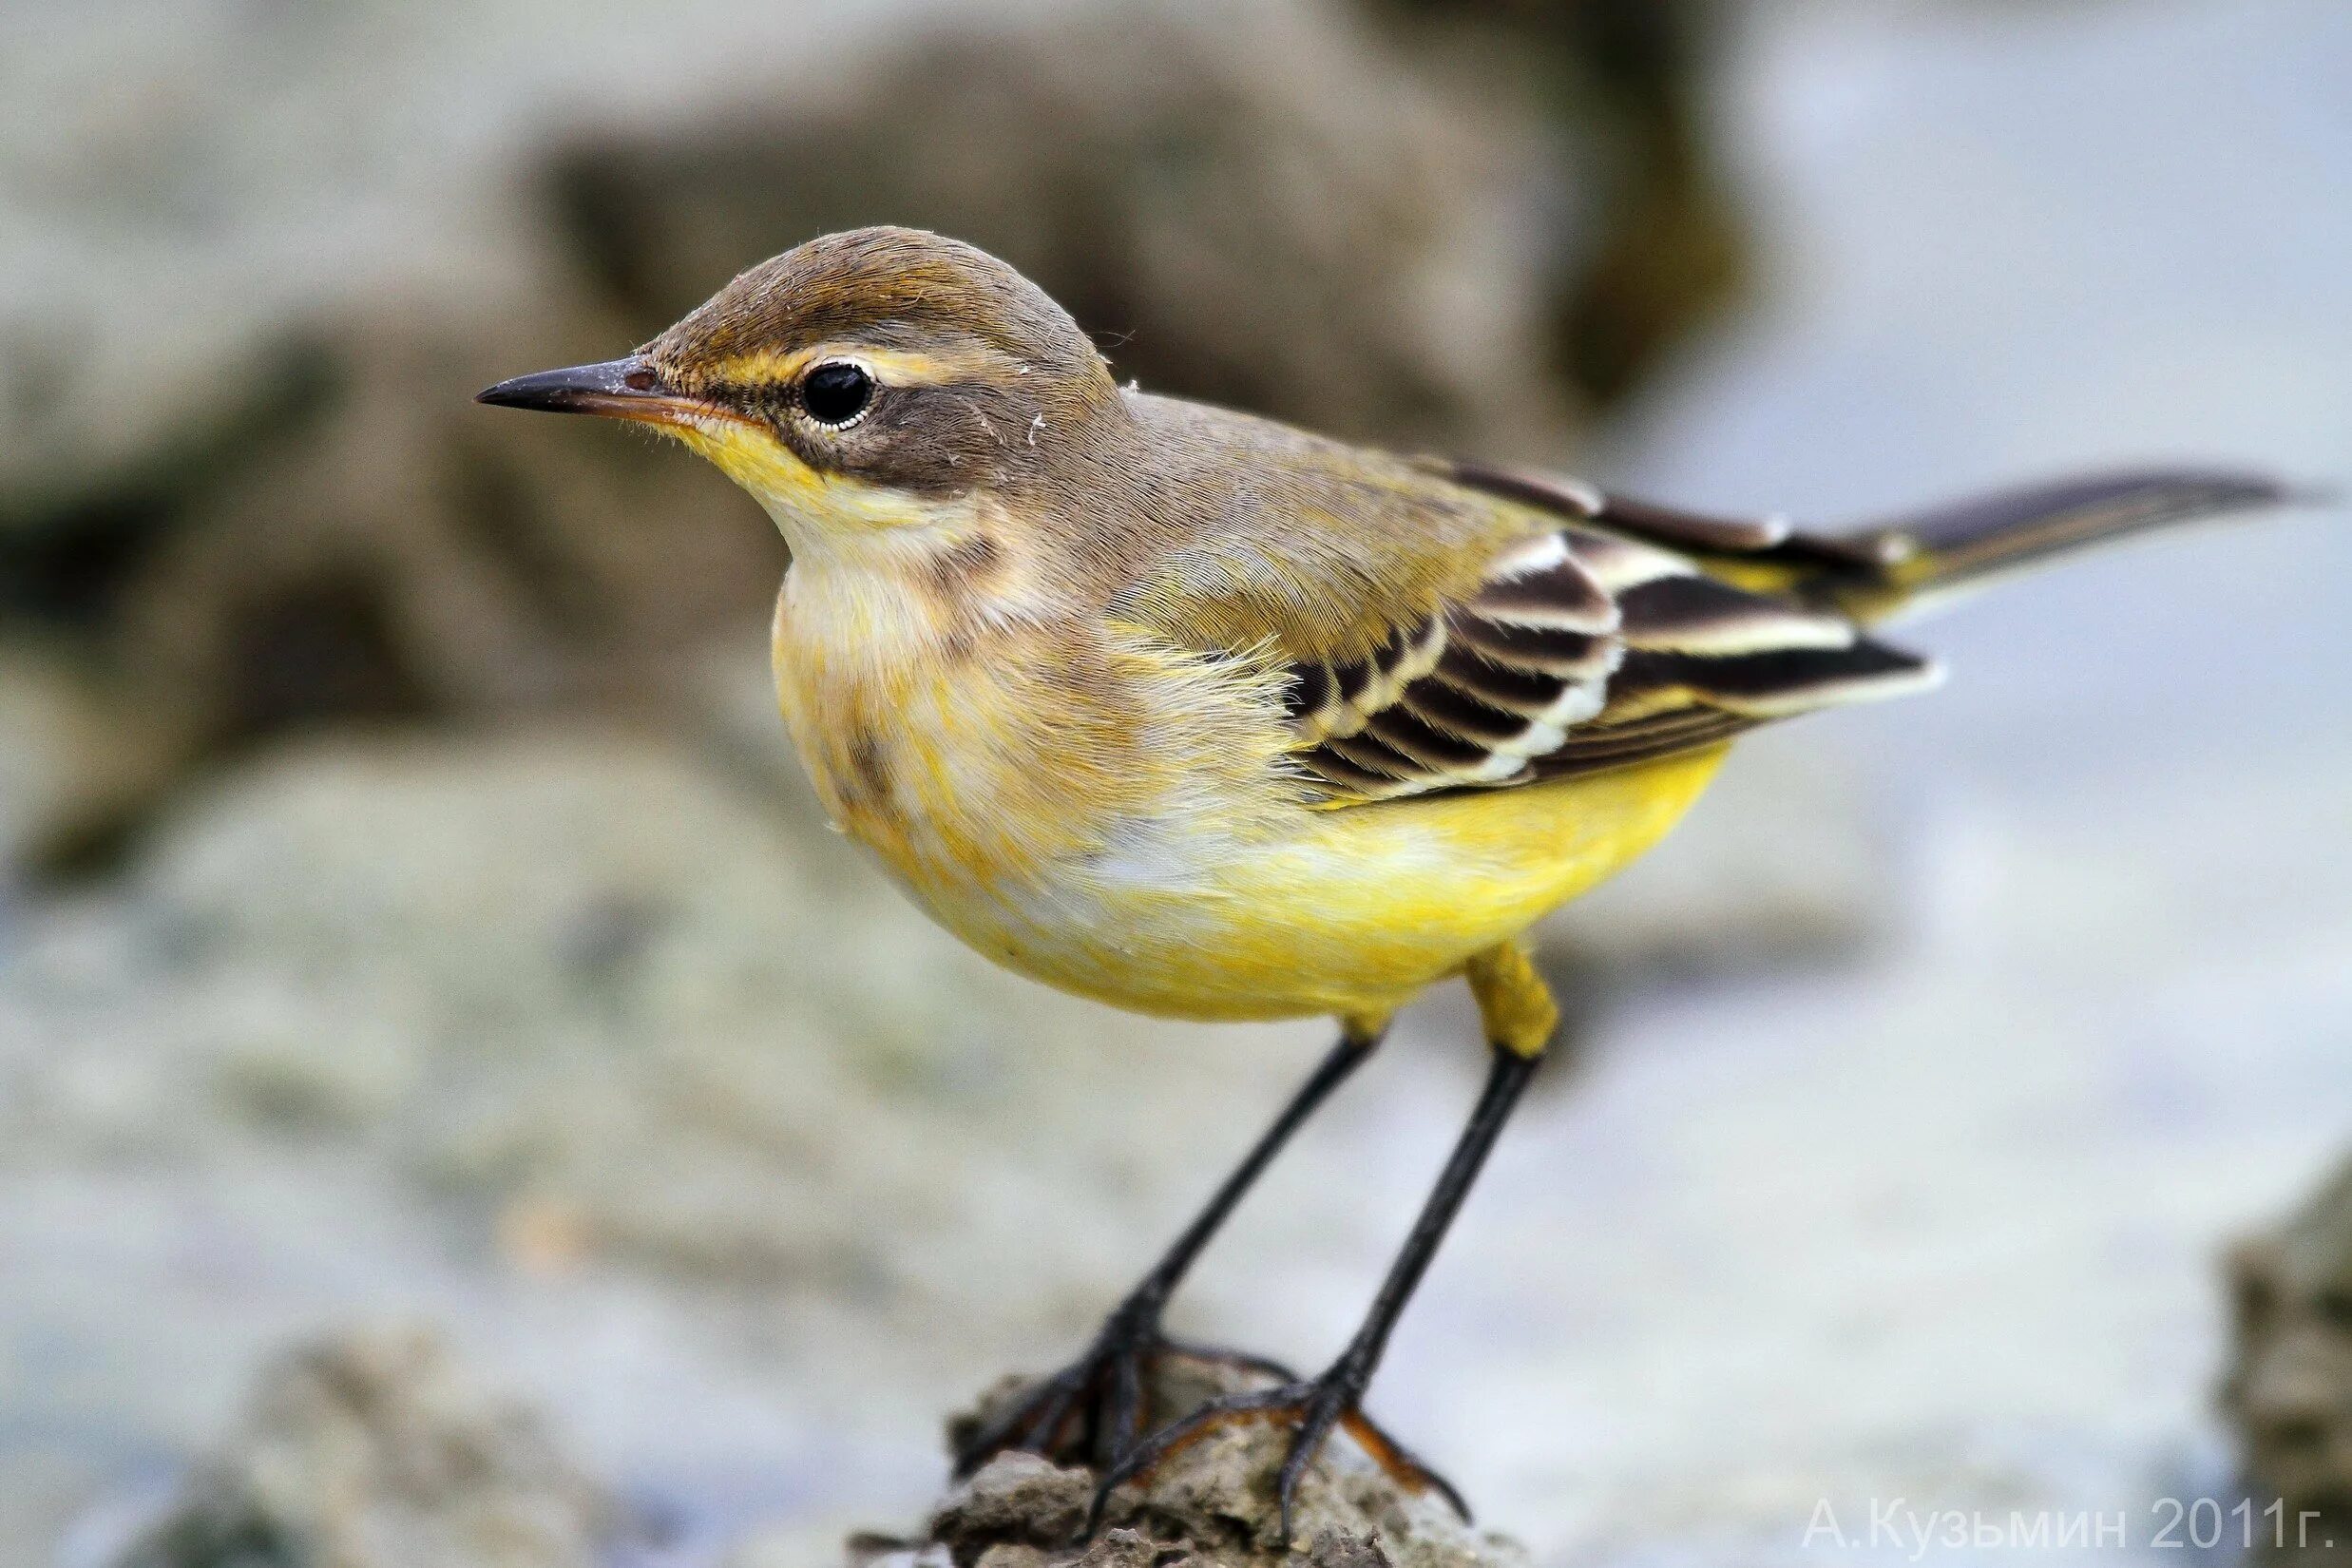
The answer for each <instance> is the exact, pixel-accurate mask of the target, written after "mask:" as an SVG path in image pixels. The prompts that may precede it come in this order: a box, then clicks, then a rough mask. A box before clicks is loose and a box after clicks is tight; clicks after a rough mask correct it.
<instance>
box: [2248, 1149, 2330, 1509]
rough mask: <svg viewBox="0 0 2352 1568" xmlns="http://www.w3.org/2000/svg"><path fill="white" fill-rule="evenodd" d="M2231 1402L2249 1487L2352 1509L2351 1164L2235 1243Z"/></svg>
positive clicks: (2299, 1502) (2306, 1503)
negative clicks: (2290, 1211) (2271, 1224)
mask: <svg viewBox="0 0 2352 1568" xmlns="http://www.w3.org/2000/svg"><path fill="white" fill-rule="evenodd" d="M2227 1273H2228V1287H2229V1300H2230V1308H2231V1312H2230V1364H2229V1369H2228V1374H2227V1375H2226V1376H2225V1378H2224V1380H2223V1383H2222V1389H2221V1405H2222V1410H2223V1413H2224V1414H2225V1415H2226V1416H2227V1417H2228V1420H2229V1423H2230V1425H2231V1426H2232V1427H2234V1428H2235V1430H2236V1435H2237V1441H2238V1453H2239V1456H2240V1460H2241V1463H2242V1464H2243V1466H2244V1471H2245V1479H2246V1481H2247V1486H2248V1490H2249V1491H2251V1492H2253V1493H2254V1494H2256V1495H2257V1496H2258V1497H2260V1498H2263V1499H2266V1500H2267V1499H2271V1498H2279V1499H2283V1500H2285V1503H2286V1506H2287V1507H2288V1508H2289V1509H2292V1510H2301V1509H2304V1508H2310V1509H2315V1510H2322V1511H2329V1510H2332V1511H2334V1512H2333V1513H2332V1514H2331V1517H2338V1516H2341V1515H2342V1514H2343V1513H2344V1512H2345V1511H2346V1510H2352V1164H2347V1165H2344V1166H2342V1167H2341V1168H2339V1169H2338V1170H2337V1171H2336V1173H2335V1174H2334V1175H2333V1176H2330V1177H2329V1178H2328V1179H2327V1181H2326V1182H2325V1183H2324V1184H2323V1185H2322V1186H2321V1187H2320V1189H2319V1190H2318V1191H2317V1192H2315V1193H2313V1194H2312V1195H2311V1196H2310V1197H2309V1198H2308V1199H2307V1200H2305V1202H2304V1205H2303V1207H2302V1208H2300V1209H2298V1210H2297V1211H2296V1212H2295V1213H2294V1214H2291V1215H2289V1216H2288V1217H2287V1218H2286V1219H2285V1220H2284V1221H2283V1222H2281V1223H2280V1224H2278V1225H2276V1226H2274V1227H2272V1228H2271V1229H2269V1230H2267V1231H2265V1232H2263V1233H2259V1234H2256V1235H2251V1236H2247V1237H2246V1238H2245V1239H2243V1240H2241V1241H2239V1242H2238V1243H2237V1244H2236V1245H2235V1246H2233V1247H2232V1248H2231V1249H2230V1251H2229V1253H2228V1265H2227Z"/></svg>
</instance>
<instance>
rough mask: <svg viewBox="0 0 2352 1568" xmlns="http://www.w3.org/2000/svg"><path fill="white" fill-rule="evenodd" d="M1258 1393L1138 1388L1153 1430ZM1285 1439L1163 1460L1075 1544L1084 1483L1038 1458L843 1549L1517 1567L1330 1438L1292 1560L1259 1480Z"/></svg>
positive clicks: (862, 1553) (1365, 1567) (1011, 1461)
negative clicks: (918, 1520)
mask: <svg viewBox="0 0 2352 1568" xmlns="http://www.w3.org/2000/svg"><path fill="white" fill-rule="evenodd" d="M1263 1386H1267V1379H1266V1378H1265V1377H1264V1376H1263V1375H1262V1374H1259V1373H1255V1372H1246V1371H1242V1370H1239V1369H1237V1368H1233V1367H1225V1366H1222V1365H1219V1364H1214V1363H1210V1362H1206V1361H1200V1360H1194V1359H1191V1358H1185V1357H1168V1358H1165V1359H1164V1360H1163V1362H1162V1363H1161V1364H1160V1365H1159V1366H1158V1367H1156V1368H1155V1369H1154V1370H1153V1372H1152V1373H1151V1377H1150V1383H1149V1386H1148V1387H1147V1390H1146V1393H1147V1406H1148V1413H1149V1418H1150V1420H1151V1421H1152V1422H1153V1423H1154V1424H1157V1423H1159V1422H1164V1421H1171V1420H1176V1419H1179V1418H1181V1417H1182V1416H1184V1415H1185V1414H1187V1413H1189V1412H1190V1411H1191V1410H1193V1409H1194V1408H1195V1407H1196V1406H1197V1405H1199V1404H1200V1403H1201V1402H1202V1401H1204V1400H1206V1399H1209V1398H1211V1397H1214V1396H1215V1395H1218V1394H1225V1393H1235V1392H1242V1391H1246V1390H1248V1389H1252V1388H1258V1387H1263ZM1019 1389H1020V1385H1019V1384H1018V1383H1014V1384H1009V1385H1004V1386H999V1387H998V1388H997V1389H996V1390H994V1391H993V1392H992V1393H991V1395H989V1396H988V1398H986V1399H984V1401H983V1402H982V1405H981V1407H980V1408H979V1409H978V1410H976V1411H974V1412H973V1413H972V1414H970V1415H968V1416H965V1417H961V1418H959V1420H958V1421H957V1422H956V1423H954V1424H951V1426H950V1433H951V1436H952V1435H953V1434H954V1433H955V1432H958V1431H967V1430H969V1429H970V1427H971V1425H974V1424H976V1423H978V1422H981V1421H985V1419H986V1418H987V1416H988V1414H989V1413H990V1411H991V1409H992V1408H993V1407H994V1405H995V1403H996V1402H998V1401H1002V1400H1004V1399H1009V1398H1010V1397H1012V1396H1013V1395H1014V1394H1016V1393H1018V1392H1019ZM1289 1440H1290V1434H1289V1431H1288V1429H1287V1428H1285V1427H1283V1426H1280V1425H1274V1424H1272V1423H1263V1422H1253V1423H1246V1424H1236V1425H1228V1426H1222V1427H1218V1428H1216V1429H1214V1430H1213V1431H1212V1432H1211V1433H1210V1434H1209V1435H1208V1436H1206V1437H1204V1438H1203V1439H1201V1440H1200V1441H1199V1442H1196V1443H1193V1444H1188V1445H1186V1446H1185V1447H1183V1448H1181V1449H1179V1450H1177V1451H1176V1453H1175V1454H1172V1455H1170V1456H1169V1458H1168V1459H1167V1460H1166V1462H1165V1463H1162V1464H1161V1465H1160V1466H1159V1467H1158V1469H1157V1471H1155V1472H1154V1473H1153V1474H1152V1475H1150V1476H1149V1477H1147V1478H1145V1480H1144V1481H1143V1482H1139V1483H1136V1484H1131V1485H1128V1486H1123V1487H1121V1488H1119V1491H1118V1492H1116V1493H1114V1494H1113V1496H1112V1498H1111V1501H1110V1505H1109V1507H1108V1508H1107V1509H1106V1511H1105V1513H1104V1516H1103V1521H1102V1522H1103V1527H1102V1530H1101V1532H1100V1534H1099V1535H1098V1536H1097V1537H1096V1538H1095V1539H1093V1540H1092V1541H1091V1542H1089V1543H1087V1544H1085V1545H1083V1546H1080V1545H1077V1544H1074V1541H1073V1538H1074V1537H1075V1536H1076V1534H1077V1533H1078V1531H1079V1529H1080V1526H1081V1525H1082V1524H1083V1523H1084V1521H1085V1519H1086V1513H1087V1509H1088V1507H1089V1505H1090V1503H1091V1502H1092V1501H1093V1497H1094V1492H1095V1485H1096V1480H1097V1473H1096V1472H1095V1471H1094V1470H1092V1469H1090V1468H1088V1467H1086V1466H1085V1465H1083V1464H1079V1463H1057V1462H1056V1461H1055V1460H1052V1459H1047V1458H1044V1457H1042V1456H1040V1455H1037V1454H1025V1453H1013V1454H1004V1455H1000V1456H998V1457H997V1458H996V1459H995V1460H993V1461H991V1462H990V1463H987V1464H986V1465H984V1466H983V1467H982V1468H981V1469H980V1470H979V1471H978V1472H977V1473H976V1474H974V1475H973V1476H972V1478H971V1479H970V1480H969V1481H967V1482H965V1483H964V1484H963V1485H961V1486H959V1487H957V1488H956V1489H955V1490H954V1491H952V1492H950V1493H949V1494H948V1496H947V1498H946V1499H945V1500H944V1501H942V1502H941V1503H940V1505H939V1507H938V1508H937V1509H936V1510H935V1511H934V1512H933V1513H932V1515H931V1518H930V1520H929V1522H928V1523H927V1525H926V1526H925V1527H924V1531H923V1534H922V1537H921V1538H920V1539H913V1540H899V1541H889V1542H887V1543H886V1542H885V1541H883V1540H882V1539H879V1538H868V1539H864V1540H862V1541H858V1540H853V1541H852V1544H851V1554H850V1560H851V1564H852V1565H853V1568H885V1565H888V1568H927V1565H929V1564H931V1563H934V1562H941V1561H947V1562H954V1563H980V1564H988V1565H991V1568H1066V1565H1072V1564H1082V1565H1083V1568H1147V1565H1158V1568H1176V1565H1178V1564H1201V1565H1204V1568H1205V1565H1207V1564H1218V1565H1238V1564H1260V1563H1263V1564H1272V1563H1278V1562H1285V1561H1291V1560H1296V1559H1297V1558H1300V1557H1303V1558H1304V1559H1305V1560H1306V1561H1308V1562H1310V1563H1311V1564H1314V1565H1316V1568H1391V1565H1393V1568H1502V1565H1510V1568H1518V1565H1520V1563H1522V1562H1523V1560H1524V1554H1523V1552H1522V1551H1521V1550H1520V1547H1519V1546H1518V1545H1517V1543H1515V1542H1513V1541H1510V1540H1508V1539H1505V1538H1503V1537H1501V1536H1497V1535H1493V1534H1486V1533H1481V1532H1478V1531H1475V1530H1473V1529H1472V1528H1471V1527H1470V1526H1469V1525H1467V1524H1465V1523H1463V1521H1462V1520H1460V1519H1458V1518H1456V1517H1455V1515H1454V1514H1453V1512H1452V1510H1451V1509H1449V1508H1448V1507H1447V1506H1446V1504H1445V1503H1444V1501H1443V1500H1442V1499H1441V1498H1439V1497H1437V1496H1435V1495H1434V1494H1430V1493H1424V1492H1418V1491H1413V1490H1410V1489H1407V1488H1406V1487H1405V1486H1402V1485H1400V1484H1399V1483H1398V1482H1396V1481H1394V1480H1392V1479H1391V1478H1390V1477H1389V1476H1388V1475H1387V1474H1386V1472H1385V1471H1383V1470H1382V1469H1381V1468H1380V1466H1379V1465H1377V1464H1376V1463H1373V1462H1372V1460H1371V1459H1370V1457H1369V1456H1367V1454H1366V1453H1365V1452H1364V1451H1363V1450H1362V1449H1361V1448H1359V1447H1357V1445H1356V1444H1355V1443H1354V1441H1353V1440H1352V1439H1350V1438H1348V1436H1347V1435H1346V1434H1344V1433H1341V1434H1337V1435H1334V1436H1333V1438H1332V1439H1331V1441H1330V1443H1329V1444H1328V1445H1327V1447H1326V1448H1325V1450H1324V1453H1323V1455H1322V1457H1320V1458H1319V1459H1318V1460H1317V1461H1316V1463H1314V1464H1313V1465H1312V1466H1311V1467H1310V1469H1309V1471H1308V1473H1307V1475H1306V1477H1305V1479H1304V1480H1303V1481H1302V1482H1301V1484H1300V1487H1299V1491H1298V1495H1297V1498H1296V1500H1295V1502H1294V1514H1293V1520H1292V1532H1293V1537H1294V1541H1295V1544H1296V1547H1297V1551H1296V1552H1295V1553H1286V1552H1284V1550H1283V1549H1282V1548H1281V1546H1280V1544H1279V1539H1278V1538H1279V1535H1280V1520H1279V1517H1278V1510H1277V1507H1276V1504H1275V1501H1274V1496H1273V1485H1272V1478H1273V1476H1274V1473H1275V1472H1276V1470H1278V1469H1279V1468H1280V1466H1281V1464H1282V1461H1283V1458H1284V1456H1285V1455H1286V1454H1287V1452H1288V1451H1289Z"/></svg>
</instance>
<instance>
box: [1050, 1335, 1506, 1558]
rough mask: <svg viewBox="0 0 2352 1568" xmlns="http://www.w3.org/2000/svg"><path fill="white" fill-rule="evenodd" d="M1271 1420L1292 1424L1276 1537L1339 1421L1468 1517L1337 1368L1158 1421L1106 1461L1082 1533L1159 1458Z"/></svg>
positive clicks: (1451, 1491) (1090, 1532) (1373, 1452)
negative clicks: (1227, 1430)
mask: <svg viewBox="0 0 2352 1568" xmlns="http://www.w3.org/2000/svg"><path fill="white" fill-rule="evenodd" d="M1259 1421H1263V1422H1271V1423H1274V1424H1277V1425H1284V1426H1288V1427H1290V1428H1291V1441H1290V1444H1289V1445H1288V1446H1287V1447H1286V1448H1285V1449H1284V1450H1283V1457H1282V1465H1281V1468H1280V1470H1279V1471H1278V1472H1277V1473H1276V1476H1275V1482H1274V1487H1275V1499H1276V1501H1277V1504H1278V1505H1279V1510H1280V1519H1281V1540H1282V1543H1283V1544H1284V1545H1286V1546H1287V1545H1288V1544H1289V1543H1290V1541H1291V1523H1292V1516H1293V1505H1294V1503H1295V1501H1296V1498H1297V1494H1298V1489H1299V1485H1300V1483H1301V1482H1303V1481H1304V1480H1305V1479H1306V1476H1307V1472H1308V1471H1309V1470H1310V1468H1311V1467H1312V1466H1313V1464H1314V1462H1315V1460H1316V1458H1317V1457H1318V1456H1319V1455H1321V1453H1322V1452H1323V1449H1324V1447H1325V1445H1326V1444H1328V1443H1329V1439H1330V1435H1331V1431H1332V1429H1333V1428H1334V1427H1344V1428H1345V1429H1346V1430H1347V1432H1348V1435H1349V1436H1350V1437H1351V1438H1353V1439H1354V1440H1355V1442H1356V1444H1357V1446H1359V1447H1360V1448H1362V1449H1363V1450H1364V1452H1365V1454H1366V1455H1367V1457H1369V1458H1370V1459H1371V1461H1372V1462H1373V1463H1375V1464H1378V1465H1379V1466H1380V1467H1381V1469H1382V1470H1383V1471H1385V1472H1386V1474H1387V1475H1388V1477H1389V1478H1390V1479H1391V1480H1393V1481H1394V1482H1396V1483H1397V1484H1398V1485H1399V1486H1402V1487H1404V1488H1405V1490H1407V1491H1410V1492H1416V1493H1418V1492H1424V1491H1434V1492H1436V1493H1438V1494H1439V1495H1440V1496H1441V1497H1443V1498H1444V1500H1445V1501H1446V1502H1447V1503H1448V1504H1449V1505H1450V1506H1451V1507H1452V1508H1453V1510H1454V1511H1455V1512H1456V1513H1457V1514H1459V1515H1461V1517H1462V1519H1463V1521H1464V1522H1465V1523H1466V1522H1468V1520H1469V1518H1470V1510H1469V1508H1468V1507H1467V1505H1465V1504H1464V1503H1463V1500H1462V1494H1461V1493H1460V1492H1459V1491H1457V1490H1456V1489H1455V1488H1454V1485H1453V1483H1452V1482H1448V1481H1447V1480H1446V1479H1445V1478H1444V1476H1442V1475H1440V1474H1438V1473H1437V1472H1436V1471H1435V1470H1433V1469H1431V1468H1429V1466H1428V1465H1426V1464H1425V1463H1422V1461H1421V1460H1420V1459H1419V1458H1418V1457H1417V1456H1416V1455H1414V1453H1413V1452H1412V1450H1410V1449H1408V1448H1406V1447H1405V1445H1404V1444H1401V1443H1399V1442H1397V1441H1396V1440H1395V1439H1394V1438H1392V1437H1390V1436H1389V1435H1388V1434H1387V1433H1386V1431H1384V1430H1382V1429H1381V1427H1380V1425H1378V1424H1377V1423H1375V1422H1374V1421H1373V1420H1372V1418H1371V1417H1369V1416H1367V1415H1366V1414H1365V1413H1364V1411H1363V1410H1362V1409H1361V1408H1360V1407H1359V1406H1358V1405H1357V1404H1356V1392H1355V1389H1354V1387H1353V1380H1352V1379H1350V1378H1348V1377H1347V1376H1345V1375H1344V1374H1341V1373H1338V1372H1330V1373H1326V1374H1325V1375H1324V1376H1322V1377H1319V1378H1316V1379H1313V1380H1311V1381H1309V1382H1299V1381H1295V1380H1293V1381H1291V1382H1287V1383H1283V1384H1280V1385H1278V1386H1274V1387H1272V1388H1259V1389H1252V1390H1251V1391H1249V1392H1246V1393H1236V1394H1226V1395H1223V1396H1221V1397H1219V1398H1216V1399H1213V1400H1210V1401H1209V1402H1207V1403H1206V1404H1204V1405H1200V1406H1199V1407H1198V1408H1196V1409H1195V1410H1194V1411H1193V1412H1192V1413H1191V1414H1190V1415H1187V1416H1185V1417H1183V1418H1182V1419H1181V1420H1178V1421H1174V1422H1171V1423H1169V1424H1168V1425H1165V1426H1162V1427H1159V1428H1158V1429H1157V1430H1156V1431H1154V1432H1152V1433H1151V1434H1150V1435H1149V1436H1147V1437H1145V1438H1144V1439H1143V1440H1142V1441H1141V1442H1140V1443H1138V1444H1136V1446H1135V1447H1134V1449H1133V1450H1132V1451H1130V1452H1129V1453H1128V1454H1127V1455H1126V1456H1125V1457H1124V1458H1123V1459H1121V1460H1119V1462H1118V1463H1114V1464H1112V1465H1110V1466H1109V1467H1107V1468H1106V1469H1105V1470H1104V1471H1103V1473H1102V1478H1101V1481H1100V1483H1099V1484H1098V1485H1097V1486H1096V1488H1095V1496H1094V1503H1093V1506H1092V1507H1091V1508H1090V1509H1089V1510H1088V1513H1087V1518H1086V1524H1085V1527H1084V1529H1083V1531H1082V1532H1081V1534H1080V1539H1081V1540H1087V1539H1093V1537H1094V1535H1095V1533H1096V1531H1098V1530H1099V1529H1100V1528H1101V1524H1102V1520H1103V1518H1104V1516H1105V1513H1106V1511H1107V1509H1108V1508H1109V1506H1110V1501H1111V1495H1112V1493H1114V1492H1115V1491H1117V1490H1118V1489H1119V1487H1121V1486H1124V1485H1127V1484H1129V1483H1130V1482H1138V1481H1142V1480H1145V1479H1147V1478H1148V1477H1149V1476H1150V1475H1151V1474H1152V1473H1153V1472H1154V1471H1155V1470H1157V1468H1158V1467H1159V1466H1160V1465H1161V1464H1162V1463H1165V1462H1166V1461H1168V1460H1169V1459H1171V1458H1172V1457H1174V1456H1175V1455H1176V1454H1177V1453H1179V1452H1181V1451H1182V1450H1183V1449H1185V1448H1187V1447H1189V1446H1191V1445H1192V1444H1195V1443H1197V1442H1199V1441H1200V1440H1201V1439H1203V1438H1205V1437H1207V1436H1208V1435H1209V1434H1210V1433H1212V1432H1214V1431H1216V1430H1218V1429H1219V1428H1221V1427H1225V1426H1230V1425H1234V1424H1236V1423H1241V1422H1259Z"/></svg>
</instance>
